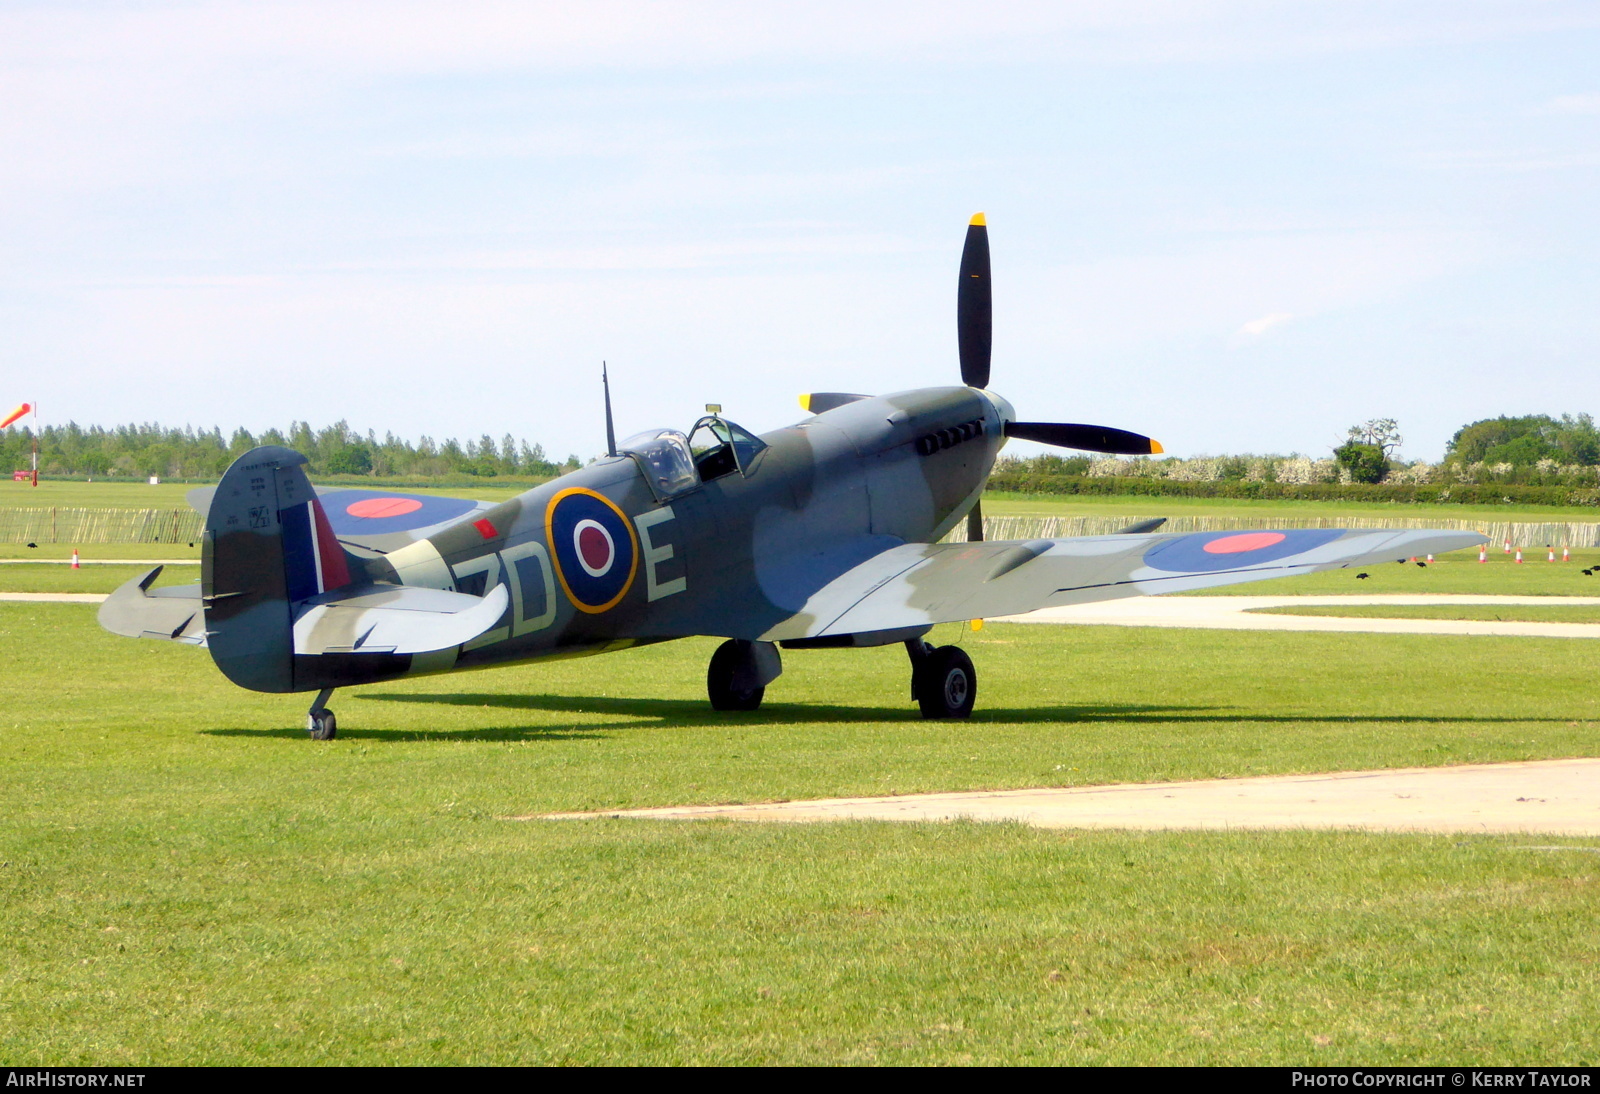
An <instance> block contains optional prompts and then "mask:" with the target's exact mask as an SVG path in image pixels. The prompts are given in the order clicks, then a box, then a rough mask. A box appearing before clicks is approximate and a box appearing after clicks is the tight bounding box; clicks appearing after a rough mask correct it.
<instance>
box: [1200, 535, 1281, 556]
mask: <svg viewBox="0 0 1600 1094" xmlns="http://www.w3.org/2000/svg"><path fill="white" fill-rule="evenodd" d="M1284 539H1285V536H1284V534H1283V533H1282V532H1243V533H1241V534H1239V535H1237V536H1223V537H1222V538H1221V539H1214V540H1212V541H1211V542H1210V543H1208V544H1206V545H1205V552H1206V554H1208V555H1236V554H1239V553H1240V552H1242V551H1259V550H1261V548H1263V547H1271V546H1272V545H1273V544H1274V543H1282V542H1283V541H1284Z"/></svg>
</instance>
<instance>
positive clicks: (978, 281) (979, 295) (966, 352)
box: [956, 213, 1162, 543]
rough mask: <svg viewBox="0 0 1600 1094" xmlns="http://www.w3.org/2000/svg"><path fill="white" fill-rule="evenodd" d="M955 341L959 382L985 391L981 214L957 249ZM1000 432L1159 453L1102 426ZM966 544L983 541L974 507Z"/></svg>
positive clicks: (987, 288)
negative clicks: (958, 275) (959, 271)
mask: <svg viewBox="0 0 1600 1094" xmlns="http://www.w3.org/2000/svg"><path fill="white" fill-rule="evenodd" d="M956 340H957V343H958V345H959V346H960V350H961V382H962V383H964V384H966V385H967V386H968V387H984V388H986V387H988V386H989V358H990V355H991V350H992V348H993V344H994V295H993V289H992V287H991V285H990V283H989V227H988V222H987V221H986V220H985V219H984V216H983V214H982V213H979V214H977V215H976V216H974V217H973V218H972V220H971V222H970V223H969V224H968V225H967V240H966V243H965V245H964V246H963V247H962V248H961V284H960V285H959V286H958V288H957V290H956ZM1005 433H1006V436H1007V437H1015V438H1017V439H1018V440H1020V441H1037V442H1038V443H1040V444H1050V445H1056V446H1057V447H1060V448H1076V449H1080V450H1081V451H1084V452H1106V453H1110V454H1112V455H1117V456H1151V455H1156V454H1159V453H1160V452H1161V451H1162V449H1161V445H1160V444H1159V443H1158V442H1157V441H1155V440H1152V439H1151V438H1149V437H1146V436H1145V435H1144V434H1142V433H1132V432H1129V431H1128V430H1126V429H1112V428H1111V427H1109V426H1103V425H1080V424H1075V423H1071V422H1007V423H1005ZM967 539H968V540H969V541H971V542H974V543H976V542H978V541H980V540H982V539H983V511H982V508H981V507H980V506H979V505H974V506H973V507H972V510H971V511H970V512H969V513H968V514H967Z"/></svg>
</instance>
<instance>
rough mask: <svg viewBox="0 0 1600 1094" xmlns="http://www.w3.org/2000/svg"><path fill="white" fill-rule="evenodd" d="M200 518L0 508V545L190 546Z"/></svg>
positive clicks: (183, 513)
mask: <svg viewBox="0 0 1600 1094" xmlns="http://www.w3.org/2000/svg"><path fill="white" fill-rule="evenodd" d="M204 519H205V518H203V517H202V516H201V515H200V514H199V513H196V512H195V511H194V510H193V509H190V508H188V507H187V506H186V507H184V508H182V509H69V508H63V507H52V508H49V509H44V508H38V509H20V508H19V509H8V508H0V543H72V544H79V543H192V542H197V541H198V540H199V539H200V530H201V528H202V527H203V521H204Z"/></svg>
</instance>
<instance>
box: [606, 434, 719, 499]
mask: <svg viewBox="0 0 1600 1094" xmlns="http://www.w3.org/2000/svg"><path fill="white" fill-rule="evenodd" d="M617 448H618V450H619V451H622V452H626V453H628V454H629V455H631V456H633V457H634V458H635V459H637V460H638V462H639V466H640V467H642V468H644V473H645V477H646V478H647V479H649V480H650V486H651V488H652V489H653V490H655V492H656V495H657V496H658V497H661V498H670V497H673V496H674V495H677V494H681V493H683V492H684V491H685V490H692V489H693V488H695V487H696V486H699V485H700V476H699V475H697V474H695V469H694V457H693V456H692V455H690V453H689V438H688V437H685V436H684V435H683V434H682V432H680V431H679V430H676V429H648V430H646V431H645V432H643V433H635V434H634V435H633V436H631V437H629V438H628V439H627V440H625V441H623V442H622V443H621V444H619V445H618V446H617Z"/></svg>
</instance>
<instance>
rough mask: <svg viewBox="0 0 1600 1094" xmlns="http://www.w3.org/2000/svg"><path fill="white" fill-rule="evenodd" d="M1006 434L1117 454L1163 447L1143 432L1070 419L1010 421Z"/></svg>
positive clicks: (1149, 452) (1153, 451)
mask: <svg viewBox="0 0 1600 1094" xmlns="http://www.w3.org/2000/svg"><path fill="white" fill-rule="evenodd" d="M1006 436H1007V437H1015V438H1017V439H1018V440H1019V441H1038V442H1039V443H1040V444H1053V445H1055V446H1056V447H1058V448H1077V449H1081V450H1082V451H1084V452H1107V453H1110V454H1111V455H1114V456H1156V455H1160V454H1161V452H1162V451H1164V450H1163V449H1162V447H1161V442H1159V441H1154V440H1151V439H1150V438H1149V437H1146V436H1144V435H1143V434H1142V433H1130V432H1128V431H1127V430H1126V429H1112V428H1110V427H1109V426H1103V425H1073V424H1069V423H1067V422H1007V423H1006Z"/></svg>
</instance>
